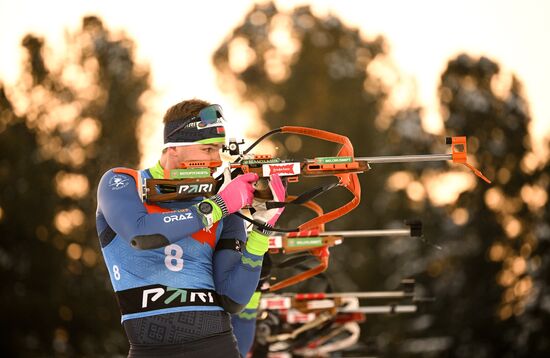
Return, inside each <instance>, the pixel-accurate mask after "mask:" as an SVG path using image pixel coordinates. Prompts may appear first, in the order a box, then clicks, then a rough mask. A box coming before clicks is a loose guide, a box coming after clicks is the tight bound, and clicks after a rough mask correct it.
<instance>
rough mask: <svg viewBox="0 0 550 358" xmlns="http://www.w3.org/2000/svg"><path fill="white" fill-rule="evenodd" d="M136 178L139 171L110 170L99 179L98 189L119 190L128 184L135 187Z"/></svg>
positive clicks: (126, 169) (118, 168)
mask: <svg viewBox="0 0 550 358" xmlns="http://www.w3.org/2000/svg"><path fill="white" fill-rule="evenodd" d="M138 176H139V171H138V170H135V169H130V168H124V167H116V168H111V169H109V170H107V171H106V172H105V173H104V174H103V176H102V177H101V180H100V181H99V187H103V188H107V187H108V188H109V189H112V190H120V189H123V188H125V187H127V186H128V185H130V184H132V185H135V183H136V180H137V178H138Z"/></svg>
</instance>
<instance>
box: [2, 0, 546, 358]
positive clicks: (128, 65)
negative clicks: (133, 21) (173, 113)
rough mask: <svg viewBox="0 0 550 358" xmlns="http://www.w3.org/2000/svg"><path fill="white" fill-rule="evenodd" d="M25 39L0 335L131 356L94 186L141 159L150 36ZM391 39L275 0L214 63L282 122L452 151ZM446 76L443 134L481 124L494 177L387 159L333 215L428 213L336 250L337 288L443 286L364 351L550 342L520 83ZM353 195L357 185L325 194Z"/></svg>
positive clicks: (379, 322) (377, 219)
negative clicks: (412, 228)
mask: <svg viewBox="0 0 550 358" xmlns="http://www.w3.org/2000/svg"><path fill="white" fill-rule="evenodd" d="M22 46H23V47H24V49H25V50H26V52H27V58H26V62H25V71H24V72H23V74H22V75H21V79H20V81H19V83H18V85H17V86H16V87H15V88H4V87H3V86H2V85H1V84H0V183H1V186H0V188H1V189H0V237H1V238H2V239H1V240H0V275H1V279H2V293H1V310H2V317H3V322H5V323H4V324H3V325H2V326H3V333H4V334H2V338H1V343H0V345H1V346H2V347H3V348H4V350H3V351H4V352H5V353H6V354H7V356H14V357H15V356H21V357H31V356H90V357H91V356H102V355H103V356H115V355H125V354H126V352H127V349H128V345H127V342H126V339H125V337H124V335H123V332H122V328H121V326H120V320H119V313H118V308H117V306H116V302H115V298H114V295H113V294H112V290H111V287H110V283H109V281H108V276H107V273H106V271H105V269H104V265H103V262H102V258H101V253H100V250H99V245H98V241H97V237H96V232H95V206H96V199H95V188H96V186H97V182H98V180H99V178H100V176H101V174H102V173H103V172H104V171H105V170H107V169H108V168H110V167H113V166H129V167H136V166H137V165H138V163H139V158H140V152H139V148H138V137H137V132H136V130H137V125H138V121H139V119H140V118H141V117H142V115H143V114H144V108H143V105H142V99H143V96H144V95H145V94H147V92H148V91H150V83H151V79H150V73H149V69H148V68H147V67H144V66H142V65H138V64H137V63H136V59H135V54H134V40H132V39H130V38H129V37H126V35H116V36H115V35H114V34H113V33H112V32H111V31H110V30H109V29H107V28H106V27H105V26H104V25H103V24H102V22H101V20H100V19H98V18H96V17H87V18H84V19H83V23H82V28H81V30H80V31H78V32H76V33H73V34H68V35H67V49H66V51H65V55H64V57H63V59H62V61H61V62H60V63H56V62H55V61H53V60H51V59H49V57H48V56H47V55H45V51H44V49H45V40H44V39H43V38H40V37H38V36H35V35H28V36H26V37H25V38H24V39H23V41H22ZM389 52H390V50H389V48H388V45H387V41H386V40H385V39H384V38H382V37H377V38H374V39H368V37H365V36H364V35H363V34H360V32H359V30H358V29H356V28H353V27H350V26H348V25H346V24H344V23H343V22H342V21H341V20H340V19H338V18H337V17H335V16H333V15H326V16H317V15H315V14H314V13H312V11H311V9H310V8H309V7H307V6H302V7H296V8H294V9H293V10H290V11H280V10H279V9H277V7H276V6H275V5H274V4H272V3H264V4H261V5H255V6H254V7H253V8H252V9H251V10H250V11H249V13H247V14H246V15H245V17H244V19H243V21H242V23H241V24H240V25H238V26H237V27H236V28H235V29H234V30H233V31H232V32H231V33H230V34H228V36H227V38H226V40H225V41H224V42H223V43H222V44H220V46H219V48H218V49H217V51H216V52H215V53H214V55H213V65H214V67H215V70H216V72H217V75H218V79H219V84H220V86H221V88H222V89H223V90H225V91H227V93H228V94H233V95H235V96H236V97H237V98H238V100H239V101H241V102H242V103H247V104H253V105H254V107H255V108H257V110H258V112H259V113H260V117H261V118H262V119H263V120H264V121H265V125H266V126H268V127H269V128H277V127H280V126H283V125H300V126H308V127H315V128H319V129H324V130H328V131H333V132H337V133H340V134H343V135H346V136H348V137H349V138H350V139H351V141H352V142H353V144H354V147H355V154H356V155H357V156H375V155H399V154H429V153H442V152H445V151H446V150H447V148H446V147H445V145H444V137H443V136H439V135H434V134H431V133H428V132H426V131H425V130H424V129H423V127H422V123H421V116H422V108H419V107H417V106H413V105H410V106H405V107H403V108H397V107H395V106H394V105H393V102H392V100H391V98H392V97H391V96H392V93H393V91H394V90H395V82H392V81H391V80H389V79H392V78H393V79H395V78H399V73H398V72H397V70H395V69H394V68H393V67H392V65H391V61H389V59H388V55H389ZM434 90H435V89H434ZM437 91H438V94H439V98H440V107H441V113H442V118H443V120H444V121H445V124H444V127H445V134H444V135H455V134H456V135H467V136H468V138H469V143H468V144H469V152H470V153H471V156H470V157H469V160H470V161H471V162H472V164H473V165H474V166H476V167H478V168H479V169H481V170H482V171H483V172H484V173H485V174H486V175H487V176H488V177H489V178H491V179H492V180H493V184H491V185H487V184H486V183H484V182H483V181H481V180H478V179H477V178H476V177H475V176H474V175H473V174H471V173H470V172H469V171H467V169H466V168H464V167H462V166H456V165H448V164H446V163H432V164H385V165H373V168H372V170H371V171H370V172H368V173H366V174H362V175H361V176H360V178H361V184H362V202H361V204H360V206H359V207H358V208H357V209H356V210H355V211H353V212H352V213H350V214H349V215H347V216H345V217H343V218H341V219H339V220H337V221H335V222H333V223H330V224H328V225H327V229H332V230H336V229H346V230H351V229H372V228H392V227H400V226H402V222H403V220H405V219H410V218H419V219H421V220H422V221H423V222H424V226H425V240H424V241H421V240H416V239H348V240H346V241H345V243H344V244H343V245H340V246H337V247H335V248H334V249H332V250H331V253H332V255H331V266H330V268H329V270H328V273H327V277H328V278H329V280H330V283H331V287H332V289H333V290H335V291H356V290H382V289H395V288H396V287H397V286H398V284H399V282H400V280H401V279H402V278H405V277H414V278H415V279H416V280H417V282H418V286H419V287H418V289H419V291H420V293H421V294H424V295H428V296H434V297H435V298H436V301H435V302H433V303H430V304H427V305H426V306H425V307H424V308H423V310H422V311H421V312H419V313H417V314H414V315H410V316H384V317H376V318H374V317H373V318H369V320H368V322H367V323H366V324H364V325H363V327H362V342H363V343H362V346H363V348H364V349H367V350H369V351H371V352H375V353H376V354H378V356H381V357H442V356H445V357H447V356H448V357H495V356H498V357H546V356H548V353H549V352H550V338H548V330H549V328H550V319H549V318H550V289H549V282H548V277H550V244H549V242H550V227H549V225H548V222H550V214H549V213H550V204H549V202H548V200H547V199H548V197H547V196H548V194H547V193H548V190H549V186H550V167H549V164H548V161H547V160H544V161H543V162H542V163H541V161H540V160H539V159H538V158H537V156H536V155H535V154H534V153H533V152H532V149H531V138H530V136H529V133H528V125H529V122H530V114H529V108H528V106H527V100H526V99H525V97H524V95H523V92H522V88H521V82H520V80H519V79H518V78H515V77H513V78H511V79H510V80H508V81H507V80H506V79H505V78H504V77H503V76H500V72H499V64H498V63H497V60H496V59H488V58H485V57H481V58H477V57H472V56H470V55H468V54H461V55H458V56H456V57H454V58H452V59H450V60H449V62H448V64H447V67H446V69H445V71H444V72H443V73H442V74H441V81H440V85H439V88H438V89H437ZM273 144H274V146H275V147H277V148H278V151H279V153H280V154H281V155H283V156H285V157H293V158H302V157H313V156H321V155H322V156H326V155H331V154H334V150H335V148H334V146H332V145H330V144H326V143H323V142H319V141H309V140H306V139H303V138H300V137H296V136H286V137H283V136H279V137H276V138H274V143H273ZM310 184H311V183H309V182H305V183H300V185H297V186H296V187H295V188H294V189H293V190H295V191H297V192H299V191H300V190H303V189H304V188H305V187H306V185H310ZM339 200H346V197H345V194H342V195H340V194H339V193H329V194H326V196H325V197H324V198H321V199H320V202H321V204H323V205H324V206H327V207H330V206H331V205H332V206H334V205H335V202H338V201H339ZM289 216H297V215H287V219H288V224H289V225H290V224H293V223H296V221H293V219H291V218H288V217H289ZM300 219H301V218H300ZM294 220H296V219H294ZM430 242H433V244H436V245H439V246H441V248H442V249H441V250H438V249H436V247H435V245H432V244H430ZM336 277H337V278H338V279H335V278H336ZM313 282H314V281H312V282H310V283H308V285H309V286H305V287H307V288H308V289H315V285H313V284H312V283H313ZM305 287H293V288H292V289H291V290H292V291H296V290H299V289H305ZM367 342H368V344H367ZM350 354H351V353H350Z"/></svg>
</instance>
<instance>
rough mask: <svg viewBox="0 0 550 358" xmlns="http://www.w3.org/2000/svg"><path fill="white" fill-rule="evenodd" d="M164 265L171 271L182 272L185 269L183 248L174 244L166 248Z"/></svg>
mask: <svg viewBox="0 0 550 358" xmlns="http://www.w3.org/2000/svg"><path fill="white" fill-rule="evenodd" d="M164 254H165V255H166V257H165V258H164V264H165V265H166V268H167V269H168V270H170V271H181V270H182V269H183V259H182V258H181V257H182V256H183V249H182V248H181V246H179V245H176V244H172V245H168V246H166V247H165V248H164Z"/></svg>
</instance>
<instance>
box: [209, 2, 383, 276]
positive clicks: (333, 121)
mask: <svg viewBox="0 0 550 358" xmlns="http://www.w3.org/2000/svg"><path fill="white" fill-rule="evenodd" d="M386 51H387V50H386V44H385V41H384V39H383V38H381V37H378V38H376V39H374V40H366V39H365V38H364V37H363V36H361V34H360V33H359V30H358V29H356V28H353V27H350V26H347V25H345V24H344V23H342V22H341V21H340V20H339V19H338V18H337V17H336V16H333V15H328V16H324V17H320V16H317V15H315V14H314V13H312V11H311V10H310V8H309V7H308V6H303V7H297V8H295V9H294V10H292V11H290V12H288V13H287V12H283V11H279V10H278V9H277V7H276V6H275V4H274V3H272V2H267V3H263V4H256V5H255V6H254V7H253V8H252V9H251V10H250V11H249V12H248V13H247V14H246V15H245V18H244V21H243V23H242V24H241V25H239V26H237V27H236V28H235V29H234V30H233V31H232V33H231V34H230V35H229V36H228V38H227V39H226V40H225V41H224V42H223V43H222V44H221V46H220V47H219V48H218V49H217V51H216V52H215V54H214V56H213V63H214V66H215V68H216V69H217V71H218V76H219V77H218V78H219V84H220V86H221V88H222V89H223V90H225V91H227V92H232V93H235V94H236V95H237V96H238V98H239V99H240V100H241V101H243V102H249V103H251V104H253V105H254V106H255V107H256V108H257V109H258V111H259V113H260V115H261V118H263V119H264V120H265V122H266V123H267V124H268V126H269V127H270V128H277V127H280V126H282V125H290V124H291V125H301V126H306V127H314V128H320V129H324V130H328V131H333V132H336V133H341V134H344V135H347V136H348V137H349V138H350V139H351V140H352V142H353V143H354V144H355V152H356V154H357V155H361V156H366V155H375V154H378V153H381V151H380V147H382V145H383V143H384V139H382V138H380V136H379V135H380V133H381V132H380V130H379V128H378V127H377V124H376V123H375V119H376V118H378V117H379V116H380V113H381V111H382V108H383V106H384V105H385V102H386V98H387V96H388V89H387V88H386V85H385V84H384V82H383V81H382V79H381V77H380V76H378V75H376V73H375V71H374V70H373V69H375V68H378V69H379V70H382V69H384V70H385V71H386V73H389V74H393V72H392V71H393V70H392V69H391V66H390V65H389V62H388V60H387V59H386V58H385V53H386ZM255 134H259V133H255ZM273 140H274V143H275V146H276V147H277V148H279V153H277V154H280V155H282V156H285V157H287V158H288V157H294V158H296V157H297V156H299V158H296V159H301V158H312V157H315V156H330V155H333V154H335V149H336V146H335V145H333V144H330V143H328V142H321V141H318V140H317V141H315V140H310V139H308V138H306V137H298V136H295V135H289V136H278V137H274V138H273ZM361 182H362V184H363V185H362V190H363V195H362V197H363V198H364V199H365V198H366V200H364V201H363V202H362V203H361V204H360V206H359V208H358V209H356V210H355V212H354V213H352V214H351V215H347V216H344V217H342V218H341V219H339V220H337V221H334V222H333V223H330V224H329V225H330V227H331V228H333V229H336V228H343V227H348V228H349V227H351V226H353V227H356V228H369V227H373V226H375V225H376V224H377V223H378V219H379V217H378V215H376V214H375V215H370V214H371V213H373V212H376V211H377V208H375V200H373V198H376V197H377V192H379V191H380V188H381V187H383V185H384V181H383V179H382V177H381V176H376V175H369V174H367V175H362V176H361ZM321 183H322V180H318V179H312V180H310V181H306V180H304V183H299V184H298V185H294V186H293V188H292V190H296V192H301V191H303V190H304V189H305V186H304V185H302V184H307V185H308V186H309V187H311V186H312V185H315V186H317V185H320V184H321ZM337 191H338V190H336V191H335V192H334V193H333V192H330V193H327V194H325V195H324V197H321V198H319V202H320V203H321V204H322V205H323V207H325V208H328V209H333V208H335V207H336V203H339V204H343V203H344V201H345V200H349V195H340V197H339V196H338V194H340V193H336V192H337ZM291 210H292V209H291V208H289V209H288V210H287V211H288V212H289V213H290V211H291ZM362 213H363V214H362ZM364 213H369V215H364ZM286 217H287V218H289V223H288V224H289V225H296V224H298V223H299V221H301V222H303V221H304V220H303V217H301V216H300V215H288V214H287V215H286ZM295 218H300V219H298V220H296V219H295ZM360 246H361V249H363V250H365V251H368V248H366V246H365V245H360ZM353 256H354V257H353V259H352V260H353V263H354V264H360V263H361V262H362V260H363V256H362V255H356V254H354V255H353ZM372 274H374V272H372ZM370 278H371V272H368V273H363V274H362V277H361V280H362V281H367V280H369V279H370ZM349 284H350V285H351V284H352V283H351V282H349Z"/></svg>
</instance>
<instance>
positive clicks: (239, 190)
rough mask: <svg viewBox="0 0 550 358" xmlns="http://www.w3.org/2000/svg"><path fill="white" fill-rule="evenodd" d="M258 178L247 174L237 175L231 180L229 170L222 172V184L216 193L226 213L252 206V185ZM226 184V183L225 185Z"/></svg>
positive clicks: (254, 174)
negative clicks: (225, 208) (221, 200)
mask: <svg viewBox="0 0 550 358" xmlns="http://www.w3.org/2000/svg"><path fill="white" fill-rule="evenodd" d="M258 179H259V177H258V174H256V173H247V174H244V175H239V176H238V177H236V178H235V179H233V180H231V172H230V171H229V169H226V170H225V171H224V184H223V186H222V188H221V190H220V192H218V195H219V196H220V197H221V198H222V199H223V201H224V202H225V206H226V207H227V211H228V212H229V213H230V214H232V213H234V212H237V211H239V210H241V209H242V208H244V207H245V206H247V205H251V204H252V200H253V198H254V187H253V186H252V184H254V183H255V182H256V181H258ZM226 183H228V184H227V185H226Z"/></svg>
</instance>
